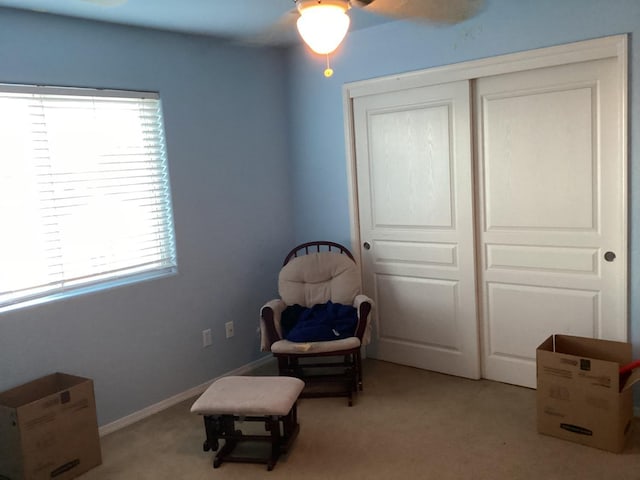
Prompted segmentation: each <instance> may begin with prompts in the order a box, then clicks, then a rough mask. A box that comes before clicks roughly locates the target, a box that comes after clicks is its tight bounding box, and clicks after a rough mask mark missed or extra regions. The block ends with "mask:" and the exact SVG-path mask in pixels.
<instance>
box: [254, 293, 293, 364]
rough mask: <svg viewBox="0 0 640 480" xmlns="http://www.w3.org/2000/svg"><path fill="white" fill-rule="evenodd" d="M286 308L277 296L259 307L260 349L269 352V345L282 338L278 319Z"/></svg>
mask: <svg viewBox="0 0 640 480" xmlns="http://www.w3.org/2000/svg"><path fill="white" fill-rule="evenodd" d="M285 308H287V305H286V303H284V301H283V300H281V299H279V298H277V299H274V300H271V301H269V302H267V303H265V304H264V305H263V306H262V308H261V309H260V350H262V351H263V352H270V351H271V345H272V344H273V343H274V342H277V341H278V340H282V327H281V326H280V320H281V318H282V312H283V311H284V309H285Z"/></svg>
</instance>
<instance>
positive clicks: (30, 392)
mask: <svg viewBox="0 0 640 480" xmlns="http://www.w3.org/2000/svg"><path fill="white" fill-rule="evenodd" d="M100 463H102V456H101V452H100V437H99V436H98V422H97V418H96V404H95V397H94V393H93V382H92V381H91V380H89V379H87V378H82V377H76V376H73V375H67V374H64V373H54V374H52V375H47V376H46V377H42V378H39V379H37V380H34V381H32V382H29V383H26V384H24V385H21V386H19V387H16V388H13V389H11V390H7V391H6V392H2V393H0V479H2V480H5V479H9V480H27V479H28V480H39V479H45V478H46V479H56V480H67V479H70V478H74V477H77V476H78V475H80V474H82V473H84V472H86V471H87V470H90V469H91V468H93V467H95V466H97V465H100Z"/></svg>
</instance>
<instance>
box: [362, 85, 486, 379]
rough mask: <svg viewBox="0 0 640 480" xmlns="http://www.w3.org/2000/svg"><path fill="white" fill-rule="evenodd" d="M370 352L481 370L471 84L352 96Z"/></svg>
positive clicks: (458, 371) (471, 373) (441, 367)
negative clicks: (370, 301)
mask: <svg viewBox="0 0 640 480" xmlns="http://www.w3.org/2000/svg"><path fill="white" fill-rule="evenodd" d="M354 130H355V148H356V158H357V182H358V198H359V215H360V236H361V239H362V241H363V242H367V243H368V244H369V245H370V246H371V247H370V249H369V250H363V251H362V261H363V283H364V289H365V292H367V293H368V294H369V295H372V296H373V297H374V298H375V300H376V309H375V312H376V315H377V324H378V330H377V331H378V334H377V338H376V341H375V342H374V344H373V345H372V347H371V348H370V349H369V351H368V354H369V355H371V356H373V357H375V358H380V359H383V360H388V361H392V362H397V363H403V364H406V365H412V366H416V367H421V368H426V369H430V370H437V371H441V372H446V373H452V374H455V375H461V376H466V377H471V378H478V377H479V374H480V365H479V338H478V329H477V311H476V307H475V305H476V302H475V297H476V287H475V257H474V236H473V228H474V226H473V203H472V202H473V195H472V191H473V190H472V168H471V117H470V90H469V82H467V81H463V82H456V83H451V84H447V85H438V86H432V87H424V88H418V89H411V90H404V91H401V92H393V93H388V94H380V95H375V96H366V97H362V98H356V99H354Z"/></svg>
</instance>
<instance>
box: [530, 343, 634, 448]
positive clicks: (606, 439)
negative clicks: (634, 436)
mask: <svg viewBox="0 0 640 480" xmlns="http://www.w3.org/2000/svg"><path fill="white" fill-rule="evenodd" d="M536 360H537V386H538V391H537V410H538V432H540V433H544V434H546V435H552V436H554V437H559V438H563V439H565V440H570V441H572V442H576V443H581V444H583V445H589V446H591V447H596V448H600V449H603V450H608V451H611V452H621V451H622V450H623V448H624V445H625V441H626V440H627V438H628V436H629V434H630V432H631V422H632V419H633V401H632V396H631V386H632V385H633V384H634V383H635V382H637V381H638V380H640V370H638V369H636V370H634V371H633V373H632V374H631V375H628V376H625V377H623V378H620V374H619V369H620V366H622V365H626V364H628V363H630V362H631V360H632V352H631V344H629V343H624V342H614V341H608V340H598V339H593V338H584V337H574V336H570V335H552V336H550V337H549V338H548V339H547V340H545V341H544V342H543V343H542V344H541V345H540V346H539V347H538V349H537V351H536Z"/></svg>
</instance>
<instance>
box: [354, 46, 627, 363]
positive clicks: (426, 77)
mask: <svg viewBox="0 0 640 480" xmlns="http://www.w3.org/2000/svg"><path fill="white" fill-rule="evenodd" d="M606 58H614V59H615V60H616V66H617V71H618V75H617V78H618V82H619V85H618V88H619V91H620V101H621V105H620V119H619V122H620V131H621V132H622V138H620V144H621V150H620V152H621V157H622V158H621V159H619V161H620V162H621V167H622V178H620V180H619V181H620V183H619V186H620V189H621V195H622V199H623V201H622V203H623V205H622V208H621V211H620V212H619V215H620V216H621V220H622V222H621V224H622V225H628V70H627V69H628V66H627V64H628V36H627V35H624V34H623V35H614V36H609V37H603V38H599V39H593V40H586V41H581V42H575V43H569V44H564V45H558V46H553V47H546V48H540V49H535V50H529V51H525V52H518V53H512V54H507V55H500V56H496V57H491V58H486V59H481V60H474V61H469V62H463V63H457V64H452V65H445V66H441V67H435V68H430V69H426V70H421V71H416V72H409V73H404V74H400V75H390V76H385V77H380V78H375V79H371V80H364V81H359V82H353V83H347V84H345V85H344V86H343V111H344V131H345V145H346V169H347V181H348V189H349V217H350V229H351V231H350V237H351V250H352V252H353V254H354V256H355V257H356V261H358V262H359V264H360V265H362V263H361V261H360V260H361V254H362V252H361V248H362V242H363V241H364V240H363V239H361V238H360V221H359V218H358V211H359V209H358V186H357V175H356V173H357V170H356V155H355V132H354V118H353V99H354V98H357V97H361V96H366V95H375V94H381V93H387V92H391V91H399V90H404V89H411V88H418V87H425V86H430V85H436V84H441V83H450V82H456V81H460V80H469V81H473V80H476V79H479V78H482V77H488V76H495V75H500V74H505V73H513V72H521V71H526V70H532V69H539V68H545V67H552V66H559V65H569V64H572V63H579V62H585V61H590V60H599V59H606ZM365 240H366V239H365ZM621 247H622V248H623V251H624V252H625V257H626V256H627V255H626V254H627V253H628V251H629V250H628V233H627V235H625V237H624V238H623V245H622V246H621ZM478 260H479V259H478ZM478 260H477V261H478ZM477 267H478V268H479V265H478V264H477ZM623 275H624V278H623V279H622V281H623V284H624V285H626V286H627V295H625V298H624V299H621V302H623V303H624V304H623V305H620V311H621V312H624V315H622V316H621V318H620V319H619V320H618V321H619V322H624V325H619V326H618V327H617V330H618V331H620V332H624V337H625V338H624V339H623V340H626V339H628V336H629V325H628V323H629V322H628V300H627V299H628V285H629V283H628V266H627V268H625V269H624V273H623ZM479 321H480V319H479ZM479 328H480V326H479ZM478 361H480V359H478Z"/></svg>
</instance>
